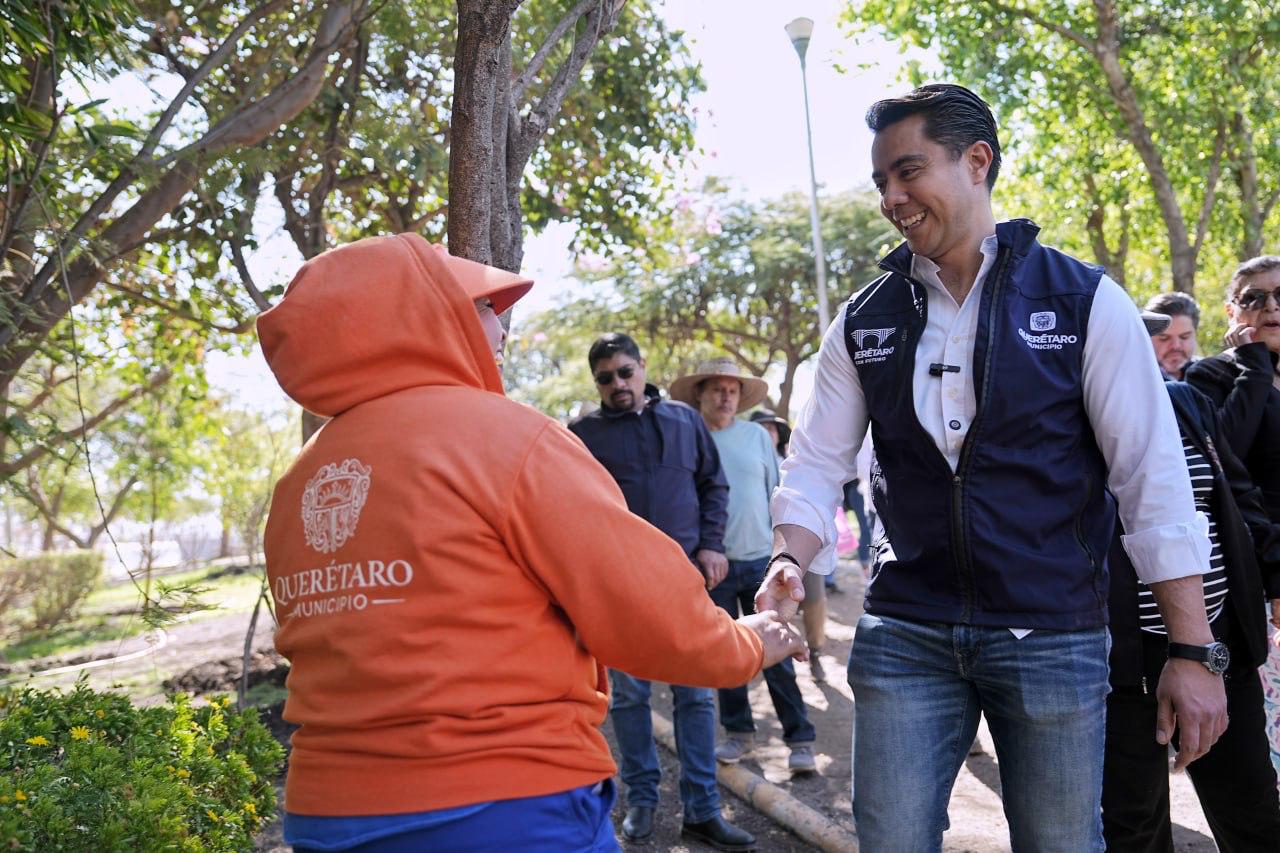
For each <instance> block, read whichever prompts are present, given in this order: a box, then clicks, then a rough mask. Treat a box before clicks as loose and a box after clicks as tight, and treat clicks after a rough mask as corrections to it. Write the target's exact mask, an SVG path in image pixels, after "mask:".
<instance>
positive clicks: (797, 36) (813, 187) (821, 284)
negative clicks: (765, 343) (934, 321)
mask: <svg viewBox="0 0 1280 853" xmlns="http://www.w3.org/2000/svg"><path fill="white" fill-rule="evenodd" d="M786 30H787V37H788V38H789V39H791V46H792V47H794V48H795V49H796V55H797V56H799V57H800V82H801V85H802V86H803V87H804V132H805V138H806V140H807V141H808V143H809V220H810V225H811V226H812V228H813V263H814V268H815V270H816V271H817V275H818V324H819V325H820V326H821V327H822V329H821V333H822V334H826V331H827V326H829V325H831V312H830V310H829V309H828V308H827V256H826V254H825V253H824V252H823V250H822V226H821V222H820V221H819V219H818V175H817V172H816V171H815V170H814V167H813V127H812V125H811V124H810V122H809V78H808V75H807V74H806V73H805V64H804V55H805V52H806V51H807V50H808V49H809V36H811V35H812V34H813V20H812V19H811V18H796V19H795V20H794V21H792V22H791V23H789V24H787V26H786Z"/></svg>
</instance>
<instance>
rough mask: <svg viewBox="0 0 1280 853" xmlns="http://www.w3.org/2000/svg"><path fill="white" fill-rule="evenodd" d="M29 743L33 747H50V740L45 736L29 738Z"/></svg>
mask: <svg viewBox="0 0 1280 853" xmlns="http://www.w3.org/2000/svg"><path fill="white" fill-rule="evenodd" d="M27 743H29V744H31V745H32V746H48V745H49V739H48V738H47V737H45V736H44V735H36V736H35V737H29V738H27Z"/></svg>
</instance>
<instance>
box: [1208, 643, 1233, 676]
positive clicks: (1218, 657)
mask: <svg viewBox="0 0 1280 853" xmlns="http://www.w3.org/2000/svg"><path fill="white" fill-rule="evenodd" d="M1230 663H1231V652H1230V651H1228V649H1227V644H1226V643H1213V644H1212V645H1210V646H1209V660H1207V661H1205V665H1206V666H1208V667H1209V669H1211V670H1212V671H1214V672H1217V673H1223V672H1226V671H1227V665H1228V664H1230Z"/></svg>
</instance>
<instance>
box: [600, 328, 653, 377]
mask: <svg viewBox="0 0 1280 853" xmlns="http://www.w3.org/2000/svg"><path fill="white" fill-rule="evenodd" d="M618 353H622V354H623V355H629V356H631V357H632V358H634V359H635V360H636V361H639V360H640V347H638V346H636V342H635V341H633V340H631V338H630V337H629V336H627V335H624V334H622V333H621V332H610V333H609V334H607V335H601V336H600V337H598V338H596V342H595V343H593V344H592V345H591V349H589V350H588V351H587V366H588V367H589V368H591V370H592V372H595V369H596V364H597V363H598V362H601V361H604V360H605V359H606V358H613V357H614V356H615V355H617V354H618Z"/></svg>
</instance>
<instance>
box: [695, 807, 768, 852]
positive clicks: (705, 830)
mask: <svg viewBox="0 0 1280 853" xmlns="http://www.w3.org/2000/svg"><path fill="white" fill-rule="evenodd" d="M680 834H681V835H683V836H685V837H687V838H692V839H695V840H697V841H701V842H702V843H703V844H710V845H711V846H712V847H714V848H716V849H717V850H755V849H756V837H755V836H754V835H752V834H751V833H749V832H747V831H746V830H745V829H739V828H738V827H736V826H734V825H733V824H731V823H729V822H728V821H727V820H725V819H724V818H723V817H721V816H720V815H716V816H715V817H713V818H711V820H704V821H702V822H701V823H686V824H685V825H684V826H683V827H681V829H680Z"/></svg>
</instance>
